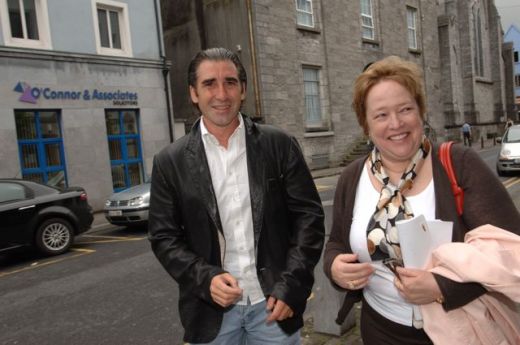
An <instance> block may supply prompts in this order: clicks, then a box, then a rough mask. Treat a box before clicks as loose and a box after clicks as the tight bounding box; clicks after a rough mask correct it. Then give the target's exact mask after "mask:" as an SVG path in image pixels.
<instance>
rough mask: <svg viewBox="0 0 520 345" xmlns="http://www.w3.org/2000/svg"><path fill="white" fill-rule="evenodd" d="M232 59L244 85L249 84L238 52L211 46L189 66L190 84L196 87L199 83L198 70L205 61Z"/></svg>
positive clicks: (196, 56)
mask: <svg viewBox="0 0 520 345" xmlns="http://www.w3.org/2000/svg"><path fill="white" fill-rule="evenodd" d="M206 60H212V61H231V62H233V64H234V65H235V67H236V68H237V71H238V79H239V80H240V82H241V83H242V84H243V85H244V87H245V86H246V85H247V75H246V70H245V69H244V66H243V65H242V62H240V58H239V57H238V55H237V54H235V53H233V52H232V51H230V50H228V49H226V48H209V49H206V50H203V51H201V52H199V53H197V55H195V56H194V57H193V59H192V60H191V62H190V65H189V67H188V85H190V86H193V87H195V86H196V83H197V70H198V68H199V66H200V64H201V63H202V62H203V61H206Z"/></svg>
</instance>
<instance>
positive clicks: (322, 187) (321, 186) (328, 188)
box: [316, 184, 333, 192]
mask: <svg viewBox="0 0 520 345" xmlns="http://www.w3.org/2000/svg"><path fill="white" fill-rule="evenodd" d="M332 188H333V187H332V186H323V185H319V184H317V185H316V189H317V190H318V192H323V191H326V190H331V189H332Z"/></svg>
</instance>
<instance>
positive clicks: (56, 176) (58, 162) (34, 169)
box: [14, 110, 67, 187]
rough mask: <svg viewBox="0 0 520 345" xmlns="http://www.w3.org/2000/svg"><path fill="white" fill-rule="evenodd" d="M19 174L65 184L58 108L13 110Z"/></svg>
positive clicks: (27, 177) (33, 179) (46, 182)
mask: <svg viewBox="0 0 520 345" xmlns="http://www.w3.org/2000/svg"><path fill="white" fill-rule="evenodd" d="M14 116H15V122H16V134H17V138H18V151H19V156H20V163H21V168H22V178H24V179H27V180H31V181H36V182H40V183H45V184H49V185H53V186H59V187H65V186H66V185H67V174H66V171H65V156H64V151H63V139H62V136H61V127H60V114H59V112H58V111H53V110H45V111H32V110H15V114H14Z"/></svg>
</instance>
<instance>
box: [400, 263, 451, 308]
mask: <svg viewBox="0 0 520 345" xmlns="http://www.w3.org/2000/svg"><path fill="white" fill-rule="evenodd" d="M397 272H398V273H399V278H397V277H396V278H395V280H394V285H395V287H396V288H397V290H398V291H399V294H401V296H402V297H403V298H404V299H405V300H406V301H407V302H408V303H412V304H416V305H420V304H428V303H431V302H434V301H436V300H438V299H439V298H441V297H442V292H441V290H440V288H439V285H438V284H437V281H436V280H435V278H434V277H433V274H432V273H430V272H428V271H424V270H418V269H411V268H403V267H398V268H397Z"/></svg>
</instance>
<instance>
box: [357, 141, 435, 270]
mask: <svg viewBox="0 0 520 345" xmlns="http://www.w3.org/2000/svg"><path fill="white" fill-rule="evenodd" d="M430 150H431V144H430V141H429V140H428V139H427V138H426V137H423V140H422V143H421V146H420V147H419V149H418V150H417V153H416V154H415V155H414V156H413V158H412V161H411V163H410V164H409V165H408V167H407V168H406V170H405V171H404V172H403V174H402V175H401V179H400V181H399V183H398V185H397V186H394V185H393V184H392V183H391V182H390V177H388V175H387V174H386V172H385V169H384V168H383V162H382V160H381V153H380V152H379V150H378V149H377V148H376V147H374V149H373V150H372V152H371V153H370V155H369V157H368V158H369V163H370V170H371V171H372V173H373V174H374V176H375V177H376V179H377V180H378V181H379V182H381V184H382V185H383V187H382V188H381V194H380V196H379V202H378V203H377V206H376V210H375V212H374V215H373V216H372V218H371V219H370V221H369V223H368V227H367V246H368V252H369V253H370V256H371V258H372V260H383V262H384V264H385V265H386V266H387V267H389V268H390V269H392V267H393V266H395V265H399V266H402V256H401V248H400V245H399V236H398V233H397V228H396V226H395V222H396V221H398V220H401V219H409V218H412V217H413V211H412V208H411V206H410V204H409V203H408V201H407V200H406V198H405V197H404V196H403V192H404V191H405V190H407V189H411V188H412V186H413V180H414V179H415V177H416V176H417V173H418V172H419V170H420V169H421V167H422V165H423V163H424V159H425V158H426V157H427V156H428V154H429V152H430Z"/></svg>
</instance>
